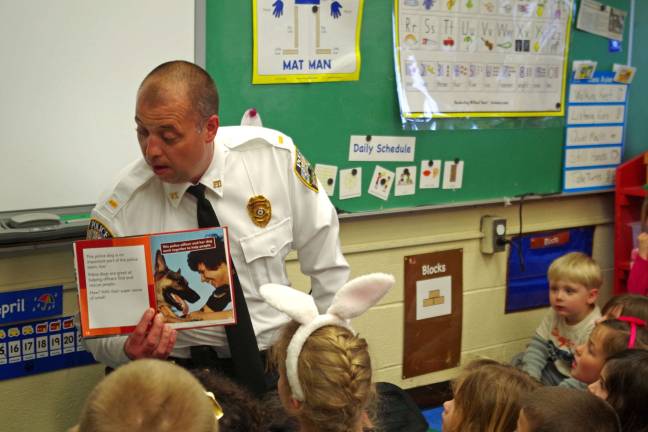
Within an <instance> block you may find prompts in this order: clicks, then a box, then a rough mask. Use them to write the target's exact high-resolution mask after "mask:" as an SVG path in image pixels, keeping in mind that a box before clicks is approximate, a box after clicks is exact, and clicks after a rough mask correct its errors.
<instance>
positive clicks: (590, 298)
mask: <svg viewBox="0 0 648 432" xmlns="http://www.w3.org/2000/svg"><path fill="white" fill-rule="evenodd" d="M598 295H599V289H598V288H591V289H590V290H589V292H588V293H587V304H589V305H593V304H594V303H596V299H598Z"/></svg>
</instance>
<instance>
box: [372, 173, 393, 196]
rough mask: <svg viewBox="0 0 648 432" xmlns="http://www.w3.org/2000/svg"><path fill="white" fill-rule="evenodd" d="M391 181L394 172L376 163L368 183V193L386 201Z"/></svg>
mask: <svg viewBox="0 0 648 432" xmlns="http://www.w3.org/2000/svg"><path fill="white" fill-rule="evenodd" d="M392 183H394V173H393V172H392V171H389V170H388V169H387V168H383V167H381V166H380V165H376V168H375V169H374V173H373V176H372V177H371V183H370V184H369V194H370V195H373V196H375V197H378V198H380V199H383V200H385V201H387V199H388V198H389V191H390V190H391V186H392Z"/></svg>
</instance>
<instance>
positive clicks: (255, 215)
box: [247, 195, 272, 228]
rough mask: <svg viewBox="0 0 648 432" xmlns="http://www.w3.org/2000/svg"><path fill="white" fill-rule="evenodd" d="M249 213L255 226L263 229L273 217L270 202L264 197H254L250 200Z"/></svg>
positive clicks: (248, 204)
mask: <svg viewBox="0 0 648 432" xmlns="http://www.w3.org/2000/svg"><path fill="white" fill-rule="evenodd" d="M247 211H248V215H249V216H250V219H252V222H254V225H256V226H259V227H261V228H263V227H265V226H266V225H268V222H270V218H271V217H272V207H271V206H270V201H268V198H266V197H264V196H263V195H257V196H253V197H251V198H250V199H249V200H248V203H247Z"/></svg>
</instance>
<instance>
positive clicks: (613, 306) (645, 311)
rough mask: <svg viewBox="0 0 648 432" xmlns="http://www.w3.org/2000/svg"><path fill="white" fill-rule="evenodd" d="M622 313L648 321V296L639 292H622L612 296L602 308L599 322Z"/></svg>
mask: <svg viewBox="0 0 648 432" xmlns="http://www.w3.org/2000/svg"><path fill="white" fill-rule="evenodd" d="M621 315H625V316H633V317H637V318H640V319H642V320H644V321H648V297H646V296H644V295H639V294H621V295H618V296H614V297H612V298H611V299H610V300H608V302H607V303H605V306H603V309H601V318H600V320H599V322H602V321H605V320H606V319H614V318H617V317H619V316H621Z"/></svg>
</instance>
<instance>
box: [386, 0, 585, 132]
mask: <svg viewBox="0 0 648 432" xmlns="http://www.w3.org/2000/svg"><path fill="white" fill-rule="evenodd" d="M572 4H573V0H394V10H395V15H396V20H395V21H394V43H395V49H396V55H395V57H394V58H395V62H396V70H397V86H398V96H399V102H400V108H401V116H402V118H403V119H404V120H406V119H426V118H435V117H538V116H562V115H564V112H565V109H564V99H565V83H566V72H567V58H568V56H567V54H568V48H569V32H570V28H571V12H572Z"/></svg>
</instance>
